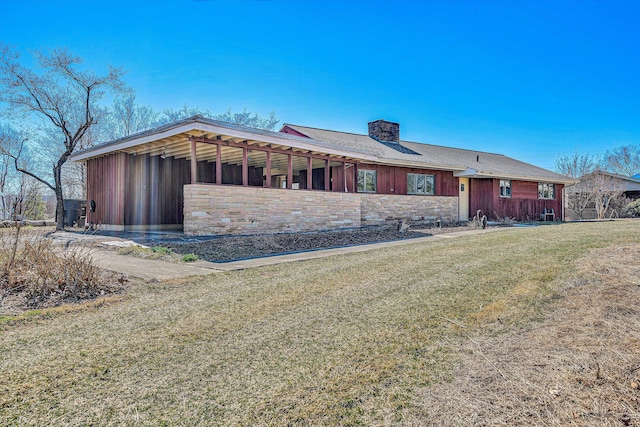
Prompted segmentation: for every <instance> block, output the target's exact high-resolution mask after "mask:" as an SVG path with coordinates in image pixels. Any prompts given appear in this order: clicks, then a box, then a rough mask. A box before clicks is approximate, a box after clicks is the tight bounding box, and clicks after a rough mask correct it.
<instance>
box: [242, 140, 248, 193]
mask: <svg viewBox="0 0 640 427" xmlns="http://www.w3.org/2000/svg"><path fill="white" fill-rule="evenodd" d="M247 151H248V150H247V147H244V148H242V185H243V186H244V187H246V186H248V185H249V160H248V157H249V154H248V152H247Z"/></svg>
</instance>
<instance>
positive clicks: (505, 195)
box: [498, 179, 513, 199]
mask: <svg viewBox="0 0 640 427" xmlns="http://www.w3.org/2000/svg"><path fill="white" fill-rule="evenodd" d="M511 182H512V181H511V180H510V179H501V180H500V189H499V190H498V192H499V194H500V197H502V198H503V199H510V198H511V196H512V194H513V193H512V191H511V190H512V188H511ZM503 183H505V184H507V183H508V184H509V185H503ZM503 188H505V189H506V188H508V189H509V194H502V189H503Z"/></svg>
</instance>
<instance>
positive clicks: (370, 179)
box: [358, 169, 376, 193]
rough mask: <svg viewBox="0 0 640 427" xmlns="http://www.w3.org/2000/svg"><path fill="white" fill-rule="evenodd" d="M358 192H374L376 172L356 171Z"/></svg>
mask: <svg viewBox="0 0 640 427" xmlns="http://www.w3.org/2000/svg"><path fill="white" fill-rule="evenodd" d="M358 192H360V193H375V192H376V171H374V170H364V169H358Z"/></svg>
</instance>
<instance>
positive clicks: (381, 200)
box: [184, 184, 458, 235]
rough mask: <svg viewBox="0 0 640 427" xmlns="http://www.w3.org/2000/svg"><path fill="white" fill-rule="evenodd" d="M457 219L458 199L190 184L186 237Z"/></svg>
mask: <svg viewBox="0 0 640 427" xmlns="http://www.w3.org/2000/svg"><path fill="white" fill-rule="evenodd" d="M457 218H458V198H457V197H439V196H401V195H383V194H362V193H336V192H328V191H326V192H325V191H305V190H286V189H279V188H263V187H239V186H234V185H229V186H225V185H212V184H188V185H185V186H184V233H185V234H189V235H226V234H262V233H287V232H304V231H320V230H331V229H340V228H357V227H360V226H363V225H379V224H383V223H385V222H388V221H391V220H399V219H410V220H427V221H429V220H431V221H435V220H438V219H439V220H443V221H452V222H453V221H455V220H456V219H457Z"/></svg>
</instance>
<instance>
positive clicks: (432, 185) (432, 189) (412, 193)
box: [407, 172, 436, 196]
mask: <svg viewBox="0 0 640 427" xmlns="http://www.w3.org/2000/svg"><path fill="white" fill-rule="evenodd" d="M409 175H414V176H415V177H416V191H415V192H413V191H409ZM419 176H424V177H425V188H426V180H427V177H430V178H431V192H430V193H427V192H422V193H420V192H418V191H417V190H418V181H417V178H418V177H419ZM407 194H408V195H411V196H435V195H436V176H435V175H433V174H429V173H413V172H411V173H407Z"/></svg>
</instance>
